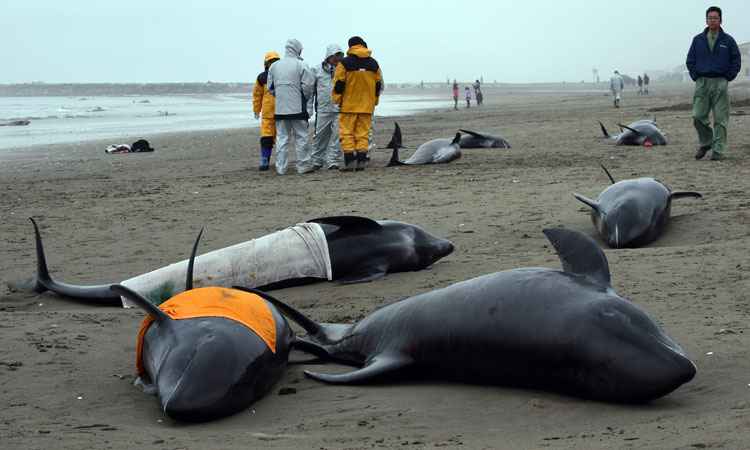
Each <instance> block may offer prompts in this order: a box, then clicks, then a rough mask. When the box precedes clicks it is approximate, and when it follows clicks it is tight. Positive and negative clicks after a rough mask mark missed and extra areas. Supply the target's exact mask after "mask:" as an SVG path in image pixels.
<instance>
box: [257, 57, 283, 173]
mask: <svg viewBox="0 0 750 450" xmlns="http://www.w3.org/2000/svg"><path fill="white" fill-rule="evenodd" d="M278 60H279V54H278V53H276V52H268V53H266V54H265V56H264V57H263V66H264V68H265V70H264V71H263V72H261V73H260V74H258V77H257V78H256V79H255V86H253V113H254V114H255V119H256V120H257V119H258V118H259V117H260V119H261V120H260V165H259V166H258V170H260V171H265V170H268V165H269V163H270V162H271V153H272V152H273V143H274V139H275V138H276V121H275V120H274V114H275V111H276V105H275V103H276V99H275V98H274V96H273V94H271V92H270V91H269V90H268V69H269V68H270V67H271V64H273V63H275V62H276V61H278Z"/></svg>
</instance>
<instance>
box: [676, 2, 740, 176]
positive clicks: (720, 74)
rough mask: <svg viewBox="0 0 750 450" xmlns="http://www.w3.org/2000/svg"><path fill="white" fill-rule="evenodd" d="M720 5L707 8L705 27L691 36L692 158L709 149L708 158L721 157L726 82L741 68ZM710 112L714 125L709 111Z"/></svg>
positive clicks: (726, 109)
mask: <svg viewBox="0 0 750 450" xmlns="http://www.w3.org/2000/svg"><path fill="white" fill-rule="evenodd" d="M721 22H722V16H721V8H718V7H716V6H712V7H710V8H708V10H706V24H707V25H708V27H706V29H705V30H703V32H702V33H701V34H699V35H697V36H695V37H694V38H693V43H692V44H691V45H690V50H689V51H688V55H687V61H686V65H687V68H688V70H689V71H690V78H692V79H693V81H695V94H694V95H693V124H694V125H695V129H696V130H697V131H698V141H699V143H700V144H699V146H698V150H697V152H696V153H695V159H702V158H703V157H704V156H706V153H708V151H709V150H711V159H712V160H714V161H719V160H721V159H723V158H724V153H725V151H726V145H727V124H728V122H729V88H728V85H729V82H730V81H732V80H734V79H735V78H736V77H737V74H738V73H739V71H740V64H741V63H740V58H741V56H740V50H739V48H738V47H737V43H736V42H735V40H734V38H732V36H730V35H728V34H727V33H725V32H724V30H723V29H722V28H721ZM711 111H713V115H714V127H713V129H711V121H710V119H709V114H710V113H711Z"/></svg>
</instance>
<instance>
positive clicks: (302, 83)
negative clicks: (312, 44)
mask: <svg viewBox="0 0 750 450" xmlns="http://www.w3.org/2000/svg"><path fill="white" fill-rule="evenodd" d="M301 54H302V44H301V43H300V42H299V41H298V40H296V39H289V40H288V41H287V43H286V51H285V54H284V57H283V58H281V59H280V60H278V61H276V62H275V63H273V65H272V66H271V68H270V69H269V70H268V90H269V91H270V92H271V94H273V95H274V97H275V99H276V103H275V106H276V113H275V119H276V172H277V173H278V174H279V175H283V174H285V173H286V169H287V155H288V150H289V141H290V139H294V148H295V150H296V152H297V172H299V173H305V172H306V171H309V170H310V168H311V164H310V144H309V142H308V138H307V133H308V119H309V118H310V115H311V114H312V94H313V89H314V87H315V77H314V76H313V74H312V71H310V69H309V68H308V67H307V64H305V63H304V62H303V61H302V57H301V56H300V55H301Z"/></svg>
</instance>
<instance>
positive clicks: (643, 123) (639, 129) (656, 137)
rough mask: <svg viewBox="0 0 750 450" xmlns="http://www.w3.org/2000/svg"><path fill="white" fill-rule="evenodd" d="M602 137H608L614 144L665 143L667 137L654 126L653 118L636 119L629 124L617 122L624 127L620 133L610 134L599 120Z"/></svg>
mask: <svg viewBox="0 0 750 450" xmlns="http://www.w3.org/2000/svg"><path fill="white" fill-rule="evenodd" d="M599 126H600V127H601V129H602V133H603V134H604V137H605V138H607V139H610V140H611V141H613V142H614V143H615V145H646V144H650V145H667V138H666V137H664V133H662V131H661V130H660V129H659V127H657V126H656V121H654V120H648V119H643V120H637V121H635V122H633V123H631V124H630V125H627V126H626V125H622V124H618V126H619V127H620V128H621V129H624V130H623V131H622V132H621V133H620V134H616V135H614V136H611V135H610V134H609V133H608V132H607V129H606V128H604V124H603V123H601V122H599Z"/></svg>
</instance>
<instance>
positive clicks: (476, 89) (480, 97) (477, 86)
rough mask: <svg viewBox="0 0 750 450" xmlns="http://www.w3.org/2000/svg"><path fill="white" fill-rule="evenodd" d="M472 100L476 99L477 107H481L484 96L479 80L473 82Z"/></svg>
mask: <svg viewBox="0 0 750 450" xmlns="http://www.w3.org/2000/svg"><path fill="white" fill-rule="evenodd" d="M474 98H476V99H477V106H482V102H483V101H484V95H482V85H481V84H480V83H479V80H477V81H475V82H474Z"/></svg>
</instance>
